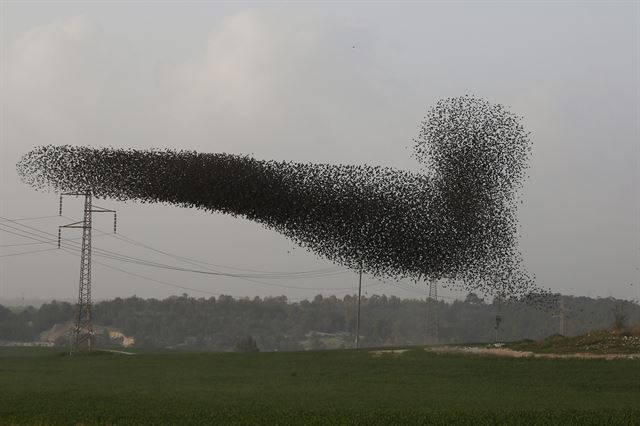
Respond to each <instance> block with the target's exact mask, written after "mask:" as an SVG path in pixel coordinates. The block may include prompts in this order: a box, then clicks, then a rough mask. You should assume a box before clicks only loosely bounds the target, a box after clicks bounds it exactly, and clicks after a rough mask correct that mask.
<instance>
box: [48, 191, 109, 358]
mask: <svg viewBox="0 0 640 426" xmlns="http://www.w3.org/2000/svg"><path fill="white" fill-rule="evenodd" d="M63 195H79V196H84V218H83V220H82V221H81V222H74V223H70V224H68V225H63V226H60V227H59V228H58V248H60V240H61V229H62V228H80V229H82V247H81V251H80V283H79V286H78V304H77V305H76V313H75V327H74V334H75V339H74V340H75V342H74V348H75V350H76V351H78V350H84V349H86V350H91V349H92V347H93V336H94V333H93V323H92V320H91V313H92V312H91V311H92V302H91V230H92V215H93V213H94V212H95V213H106V212H109V213H113V214H114V216H113V233H114V234H115V232H116V212H115V211H114V210H109V209H103V208H98V209H94V208H93V206H92V203H91V193H90V192H86V193H66V194H61V195H60V215H62V196H63Z"/></svg>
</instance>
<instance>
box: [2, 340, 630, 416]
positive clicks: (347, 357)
mask: <svg viewBox="0 0 640 426" xmlns="http://www.w3.org/2000/svg"><path fill="white" fill-rule="evenodd" d="M496 422H500V423H506V424H625V425H627V424H640V361H638V360H616V361H604V360H563V359H511V358H493V357H474V356H462V355H438V354H433V353H428V352H426V351H424V350H421V349H412V350H409V351H408V352H405V353H403V354H401V355H383V356H381V357H378V358H376V357H372V356H371V354H370V353H369V352H368V351H366V350H360V351H353V350H344V351H319V352H292V353H255V354H235V353H193V352H189V353H186V352H175V351H174V352H140V353H138V354H136V355H133V356H126V355H114V354H96V355H86V356H73V357H69V356H63V355H61V354H60V353H59V352H58V351H56V350H53V349H36V348H0V423H2V424H14V423H15V424H25V423H26V424H50V423H54V424H95V423H99V424H140V423H146V424H176V423H191V424H216V423H217V424H220V423H236V424H326V423H333V424H367V425H368V424H425V423H430V424H452V423H457V424H469V425H471V424H474V425H476V424H495V423H496Z"/></svg>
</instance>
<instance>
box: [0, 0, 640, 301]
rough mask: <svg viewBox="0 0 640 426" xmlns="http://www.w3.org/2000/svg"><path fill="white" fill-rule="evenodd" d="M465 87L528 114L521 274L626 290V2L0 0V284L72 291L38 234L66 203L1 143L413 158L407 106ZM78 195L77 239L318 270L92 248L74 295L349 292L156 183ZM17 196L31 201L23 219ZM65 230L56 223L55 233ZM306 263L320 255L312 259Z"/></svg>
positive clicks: (252, 230)
mask: <svg viewBox="0 0 640 426" xmlns="http://www.w3.org/2000/svg"><path fill="white" fill-rule="evenodd" d="M465 94H472V95H475V96H478V97H482V98H484V99H487V100H488V101H490V102H494V103H500V104H502V105H504V106H505V107H506V108H507V109H509V110H510V111H512V112H514V113H515V114H517V115H519V116H521V117H522V118H523V124H524V126H525V128H526V129H527V130H528V131H529V132H530V133H531V135H530V137H531V140H532V142H533V154H532V158H531V162H530V170H529V178H528V179H527V180H526V181H525V183H524V188H523V193H522V204H521V205H520V207H519V213H518V215H519V221H520V228H519V232H520V234H521V237H520V246H519V247H520V250H521V252H522V255H523V258H524V263H525V265H526V267H527V269H528V270H529V271H530V272H531V273H532V274H534V275H535V276H536V280H537V283H538V285H540V286H541V287H544V288H549V289H551V290H552V291H554V292H560V293H563V294H572V295H579V296H590V297H616V298H622V299H639V298H640V270H639V268H640V195H639V194H640V191H639V189H638V188H640V3H638V2H632V1H628V2H613V1H607V2H496V1H492V2H477V1H476V2H423V3H420V2H409V3H399V2H393V3H391V2H390V3H384V2H375V3H373V2H372V3H367V2H344V3H343V2H318V3H311V2H296V3H288V2H277V3H276V2H274V3H267V2H260V3H250V2H229V3H217V2H204V1H199V2H196V1H184V2H182V1H181V2H177V1H176V2H171V1H167V2H151V1H137V2H106V1H105V2H99V1H94V2H59V1H46V2H29V1H20V2H13V1H7V0H3V1H2V2H0V216H1V218H0V229H1V230H0V246H1V247H0V299H12V298H19V297H21V296H23V295H24V297H26V298H40V299H52V298H55V299H74V298H75V297H77V291H78V277H79V252H78V250H75V252H72V253H69V252H65V251H62V250H56V249H55V239H56V235H57V232H58V226H59V225H65V224H67V223H70V222H72V221H75V220H80V219H81V213H82V203H81V200H78V199H74V198H73V197H68V198H65V200H64V211H63V214H64V215H65V216H66V217H56V215H57V213H58V195H57V194H50V193H42V192H36V191H34V190H33V189H32V188H30V187H28V186H27V185H25V184H23V183H22V182H20V180H19V178H18V176H17V173H16V170H15V164H16V163H17V162H18V160H19V159H20V157H21V156H22V155H24V154H25V153H27V152H28V151H29V150H31V149H33V148H34V147H36V146H40V145H47V144H54V145H61V144H71V145H88V146H95V147H102V146H111V147H117V148H120V147H123V148H140V149H143V148H152V147H153V148H173V149H187V150H197V151H202V152H227V153H234V154H250V155H253V156H255V157H256V158H260V159H275V160H290V161H300V162H315V163H331V164H371V165H383V166H391V167H396V168H400V169H405V170H412V171H418V170H419V165H418V163H417V162H416V160H415V159H413V158H411V156H410V153H411V149H412V147H413V144H414V142H413V141H414V139H415V138H416V137H417V135H418V125H419V123H420V121H421V120H422V119H423V117H424V116H425V114H426V112H427V111H428V109H429V108H430V107H431V106H433V105H434V104H435V103H436V102H437V101H438V100H439V99H443V98H447V97H455V96H461V95H465ZM96 204H98V205H100V206H102V207H105V208H108V209H115V210H117V212H118V232H119V234H118V235H119V236H121V237H122V238H116V237H114V236H112V235H109V233H108V231H109V229H110V228H111V227H112V222H111V221H112V218H111V217H110V216H109V215H108V214H96V215H95V218H94V225H95V228H96V229H95V230H94V240H93V246H94V249H98V250H111V251H112V252H116V253H118V254H121V255H126V256H130V257H135V258H137V259H144V260H150V261H153V262H156V263H162V264H163V265H169V266H180V267H183V268H185V267H186V268H191V269H198V270H203V267H204V265H203V264H198V266H197V267H196V266H195V265H194V263H193V260H198V261H202V262H207V264H209V265H208V266H207V267H208V268H209V269H212V268H213V269H215V270H222V271H227V272H231V271H236V272H237V271H238V270H259V271H269V272H276V271H277V272H300V271H322V272H314V274H312V275H316V277H315V278H304V279H293V278H291V277H289V279H286V280H272V279H265V280H262V279H261V280H258V281H260V282H256V281H255V280H254V281H247V280H245V279H240V278H230V277H220V276H215V275H206V274H195V273H190V272H184V271H170V270H167V269H159V268H152V267H148V266H142V265H139V264H133V263H126V262H121V261H116V260H114V259H107V258H104V257H100V256H98V255H95V256H94V264H93V270H92V275H93V282H92V283H93V286H92V288H93V297H94V299H96V300H97V299H107V298H114V297H127V296H131V295H134V294H135V295H137V296H140V297H156V298H164V297H167V296H169V295H172V294H182V293H183V292H184V293H187V294H189V295H191V296H195V297H210V296H212V295H217V294H229V295H233V296H239V297H240V296H242V297H244V296H248V297H254V296H269V295H272V296H278V295H283V294H284V295H287V296H288V297H289V298H290V299H291V300H298V299H302V298H311V297H313V296H314V295H316V294H324V295H329V294H336V295H338V296H339V297H342V296H343V295H345V294H354V292H356V291H357V285H358V275H357V271H347V270H344V269H343V268H341V267H339V266H336V265H333V264H332V263H330V262H328V261H326V260H324V259H320V258H318V257H317V256H315V255H314V254H313V253H308V252H307V251H305V250H304V249H301V248H299V247H296V246H295V245H294V244H293V243H292V242H291V241H289V240H287V239H285V238H284V237H282V236H280V235H279V234H277V233H275V232H274V231H270V230H266V229H264V228H262V227H260V226H259V225H257V224H255V223H252V222H250V221H247V220H244V219H237V218H231V217H229V216H224V215H221V214H211V213H207V212H204V211H199V210H193V209H183V208H179V207H175V206H168V205H160V204H153V205H152V204H141V203H135V202H128V203H122V202H114V201H111V200H97V201H96ZM34 217H43V218H42V219H33V220H23V219H25V218H34ZM6 219H12V220H14V219H19V220H18V221H17V223H16V222H10V221H6ZM24 225H27V226H29V227H30V228H25V227H24ZM41 231H44V232H48V233H50V234H42V233H41ZM15 234H20V235H15ZM103 234H104V235H103ZM27 237H32V238H36V237H37V238H38V239H39V241H35V240H33V239H29V238H27ZM79 237H80V233H79V230H77V229H64V230H63V238H75V239H76V240H74V241H75V242H77V241H79V240H77V238H79ZM127 238H129V239H133V241H135V242H138V243H143V244H144V245H146V246H147V247H152V248H154V249H156V251H153V250H151V249H149V248H145V247H142V246H141V245H140V244H137V245H136V244H135V243H133V244H132V243H131V240H127V241H128V242H127V241H125V240H126V239H127ZM43 241H45V242H47V241H48V244H31V243H36V242H38V243H42V242H43ZM51 242H54V243H53V244H51ZM23 244H29V245H23ZM45 249H49V250H47V251H43V250H45ZM36 251H37V252H36ZM31 252H34V253H31ZM162 252H166V253H171V254H174V255H178V256H182V257H186V258H188V259H191V260H190V261H191V262H192V263H190V264H189V263H185V262H184V260H178V259H176V258H175V257H170V256H167V255H165V254H163V253H162ZM102 253H104V252H102ZM211 264H215V265H217V266H212V265H211ZM113 268H117V269H113ZM232 268H237V269H232ZM326 272H331V273H332V274H334V275H331V276H328V277H327V276H320V275H325V273H326ZM363 286H364V288H363V293H365V294H366V295H371V294H382V293H385V294H396V295H398V296H401V297H425V292H426V288H427V286H426V285H425V284H424V283H419V284H410V283H403V282H401V283H394V282H393V281H389V282H381V281H378V280H375V279H373V278H371V277H368V276H366V275H365V276H364V277H363ZM184 287H188V288H184ZM407 288H408V289H407ZM439 294H440V295H443V296H446V297H461V296H464V294H462V293H459V292H456V291H453V290H447V289H441V290H440V291H439Z"/></svg>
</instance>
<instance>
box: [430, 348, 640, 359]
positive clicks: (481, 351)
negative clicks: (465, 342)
mask: <svg viewBox="0 0 640 426" xmlns="http://www.w3.org/2000/svg"><path fill="white" fill-rule="evenodd" d="M425 350H427V351H429V352H436V353H457V354H466V355H482V356H485V355H488V356H502V357H509V358H564V359H576V358H577V359H606V360H612V359H640V354H590V353H584V352H582V353H573V354H543V353H535V352H531V351H514V350H513V349H508V348H490V347H489V348H487V347H475V346H436V347H427V348H425Z"/></svg>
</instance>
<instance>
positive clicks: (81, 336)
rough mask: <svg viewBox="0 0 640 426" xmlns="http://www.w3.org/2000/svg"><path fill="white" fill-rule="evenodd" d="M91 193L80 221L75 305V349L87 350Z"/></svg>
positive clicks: (90, 335) (90, 332)
mask: <svg viewBox="0 0 640 426" xmlns="http://www.w3.org/2000/svg"><path fill="white" fill-rule="evenodd" d="M91 213H92V212H91V194H85V196H84V220H83V222H82V249H81V253H80V286H79V290H78V305H77V307H76V327H75V334H76V344H75V347H76V350H79V349H83V348H84V346H85V345H86V347H87V349H88V350H91V347H92V346H93V345H92V344H93V324H92V323H91Z"/></svg>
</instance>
